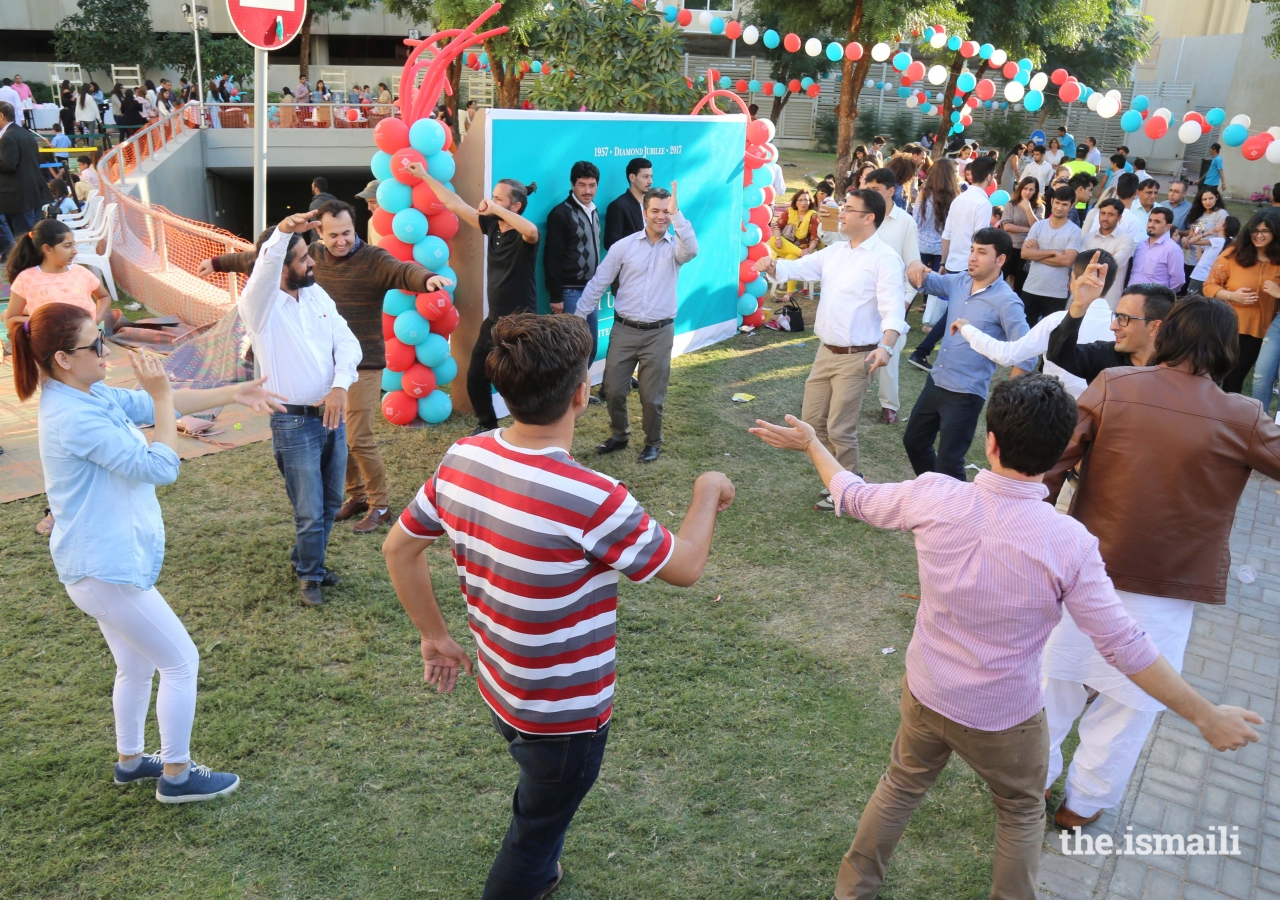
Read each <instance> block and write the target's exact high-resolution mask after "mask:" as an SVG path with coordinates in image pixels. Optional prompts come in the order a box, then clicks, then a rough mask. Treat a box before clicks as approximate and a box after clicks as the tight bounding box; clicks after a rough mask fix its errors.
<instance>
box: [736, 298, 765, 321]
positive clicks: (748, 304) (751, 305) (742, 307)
mask: <svg viewBox="0 0 1280 900" xmlns="http://www.w3.org/2000/svg"><path fill="white" fill-rule="evenodd" d="M759 308H760V301H759V299H757V297H756V296H755V294H751V293H746V294H743V295H742V296H741V297H739V298H738V315H740V316H749V315H751V314H752V313H753V312H755V311H756V310H757V309H759Z"/></svg>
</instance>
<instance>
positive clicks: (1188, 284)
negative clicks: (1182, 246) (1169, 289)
mask: <svg viewBox="0 0 1280 900" xmlns="http://www.w3.org/2000/svg"><path fill="white" fill-rule="evenodd" d="M1195 270H1196V267H1195V266H1189V265H1187V264H1186V263H1183V264H1182V271H1183V273H1184V274H1185V275H1186V280H1185V281H1183V282H1182V290H1180V291H1178V296H1179V297H1185V296H1187V293H1188V292H1189V291H1190V289H1191V273H1192V272H1194V271H1195ZM1200 285H1201V287H1203V286H1204V282H1203V281H1202V282H1200ZM1196 293H1197V294H1198V293H1200V291H1198V290H1197V291H1196Z"/></svg>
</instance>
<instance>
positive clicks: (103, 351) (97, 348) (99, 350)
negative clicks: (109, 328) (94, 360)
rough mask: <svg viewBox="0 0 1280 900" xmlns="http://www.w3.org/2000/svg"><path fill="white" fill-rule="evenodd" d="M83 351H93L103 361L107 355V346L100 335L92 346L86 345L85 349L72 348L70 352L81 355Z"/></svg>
mask: <svg viewBox="0 0 1280 900" xmlns="http://www.w3.org/2000/svg"><path fill="white" fill-rule="evenodd" d="M81 350H92V351H93V352H94V353H95V354H96V355H97V356H98V358H99V359H101V358H102V357H104V356H106V355H107V344H106V342H105V341H104V340H103V338H102V335H98V339H97V340H96V341H94V342H93V343H92V344H85V345H84V346H83V347H72V348H71V351H70V352H71V353H79V352H80V351H81Z"/></svg>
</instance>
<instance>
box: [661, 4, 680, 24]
mask: <svg viewBox="0 0 1280 900" xmlns="http://www.w3.org/2000/svg"><path fill="white" fill-rule="evenodd" d="M679 17H680V9H679V7H677V6H676V5H675V4H674V3H670V4H668V5H667V8H666V9H664V10H663V11H662V18H664V19H666V20H667V21H668V22H674V21H675V20H676V19H678V18H679Z"/></svg>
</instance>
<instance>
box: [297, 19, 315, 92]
mask: <svg viewBox="0 0 1280 900" xmlns="http://www.w3.org/2000/svg"><path fill="white" fill-rule="evenodd" d="M312 15H313V14H312V13H311V12H308V13H307V14H306V15H305V16H303V17H302V31H300V32H298V80H299V81H301V80H302V79H304V78H310V77H311V72H310V65H311V16H312Z"/></svg>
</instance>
